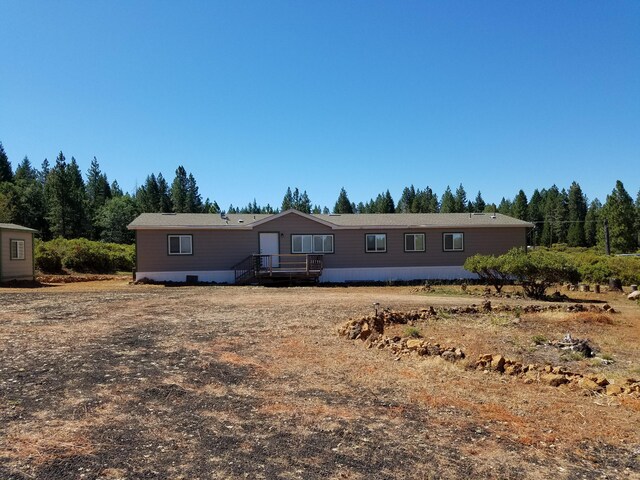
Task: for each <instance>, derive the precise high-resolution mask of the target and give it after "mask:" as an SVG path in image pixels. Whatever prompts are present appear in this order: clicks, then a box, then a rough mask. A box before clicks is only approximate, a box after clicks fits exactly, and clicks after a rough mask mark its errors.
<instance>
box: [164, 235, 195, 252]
mask: <svg viewBox="0 0 640 480" xmlns="http://www.w3.org/2000/svg"><path fill="white" fill-rule="evenodd" d="M191 243H192V240H191V235H169V255H192V254H193V248H192V245H191Z"/></svg>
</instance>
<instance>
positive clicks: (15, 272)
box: [0, 223, 38, 283]
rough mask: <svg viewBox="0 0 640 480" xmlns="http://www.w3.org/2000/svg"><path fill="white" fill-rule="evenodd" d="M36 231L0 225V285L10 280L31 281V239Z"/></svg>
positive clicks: (32, 273)
mask: <svg viewBox="0 0 640 480" xmlns="http://www.w3.org/2000/svg"><path fill="white" fill-rule="evenodd" d="M37 232H38V231H37V230H34V229H32V228H27V227H23V226H20V225H15V224H13V223H0V283H2V282H8V281H10V280H33V279H34V278H35V275H34V270H35V267H34V255H33V247H34V242H33V237H34V234H35V233H37Z"/></svg>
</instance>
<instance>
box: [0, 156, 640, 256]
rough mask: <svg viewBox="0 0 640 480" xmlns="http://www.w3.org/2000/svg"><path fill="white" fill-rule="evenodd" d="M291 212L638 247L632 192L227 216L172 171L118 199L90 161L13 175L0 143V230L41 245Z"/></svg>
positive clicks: (292, 196) (546, 192)
mask: <svg viewBox="0 0 640 480" xmlns="http://www.w3.org/2000/svg"><path fill="white" fill-rule="evenodd" d="M290 208H294V209H297V210H300V211H302V212H305V213H325V214H326V213H465V212H469V213H474V212H476V213H481V212H498V213H502V214H505V215H510V216H512V217H515V218H518V219H521V220H526V221H529V222H532V223H534V224H535V226H536V228H535V229H534V231H533V232H532V234H531V238H530V239H529V241H530V243H531V244H534V245H546V246H550V245H553V244H558V243H559V244H567V245H569V246H572V247H594V246H598V247H600V248H603V244H604V228H603V225H604V221H605V219H606V221H607V222H608V227H609V234H610V243H611V251H612V252H614V253H630V252H635V251H636V250H638V248H639V247H640V190H639V191H638V193H637V195H636V198H635V201H634V199H633V198H632V197H631V195H630V194H629V193H628V192H627V190H626V189H625V187H624V184H623V183H622V181H620V180H618V181H617V182H616V184H615V186H613V189H612V191H611V193H610V194H609V195H607V198H606V199H605V202H604V203H602V202H600V201H599V200H598V199H597V198H594V199H589V198H588V197H587V195H586V194H585V193H584V192H583V191H582V189H581V187H580V185H579V184H578V183H577V182H573V183H572V184H571V185H570V186H568V188H559V187H557V186H556V185H552V186H550V187H548V188H541V189H535V190H534V191H533V193H532V194H531V196H530V197H527V195H526V194H525V192H524V191H523V190H519V191H518V192H517V193H516V194H515V195H514V197H513V198H508V197H503V198H502V200H501V201H500V203H499V204H497V205H496V204H493V203H490V204H488V203H486V202H485V201H484V200H483V198H482V193H481V192H478V193H477V194H476V195H475V197H473V198H468V195H467V192H466V191H465V189H464V187H463V185H462V184H459V186H458V187H457V188H456V189H455V191H454V190H452V189H451V188H450V187H447V188H446V190H445V191H444V192H443V193H442V194H441V195H440V196H438V195H437V194H436V193H435V192H433V191H432V189H431V188H429V187H428V186H427V187H424V188H419V187H414V186H413V185H410V186H407V187H405V188H404V189H403V191H402V193H401V195H400V197H399V198H398V200H397V201H395V200H394V199H393V197H392V195H391V193H390V192H389V190H386V191H385V192H381V193H379V194H377V195H376V196H374V197H372V198H371V199H369V200H366V201H359V202H357V203H356V202H353V201H351V200H350V199H349V197H348V194H347V192H346V190H345V189H344V188H342V189H340V192H339V193H338V196H337V199H336V202H335V204H334V205H333V208H332V209H331V210H330V209H329V208H328V207H327V206H320V205H314V204H313V203H312V201H311V199H310V198H309V196H308V194H307V192H306V191H305V190H302V191H301V189H299V188H297V187H295V188H294V189H293V190H292V189H291V188H288V189H287V191H286V192H285V194H284V196H283V199H282V204H281V205H279V206H276V207H272V206H271V205H269V204H267V205H265V206H261V205H258V204H257V202H256V200H255V199H254V200H253V201H250V202H249V203H248V204H247V205H246V206H243V207H237V206H233V205H229V207H228V208H227V209H226V210H223V209H221V208H220V206H219V205H218V203H217V202H216V201H215V200H214V201H211V200H209V198H206V199H204V200H203V198H202V195H201V194H200V192H199V189H198V185H197V182H196V179H195V177H194V176H193V174H191V173H189V172H187V170H186V169H185V168H184V167H183V166H178V168H177V169H176V171H175V175H174V177H173V180H172V181H171V183H169V182H168V181H167V179H165V177H164V176H163V175H162V173H158V174H155V173H151V174H149V175H148V176H147V178H146V180H145V182H144V184H143V185H141V186H139V187H138V188H137V189H136V191H135V192H132V193H129V192H123V191H122V189H121V188H120V186H119V185H118V182H117V181H116V180H113V181H112V182H109V180H108V178H107V174H106V173H105V172H102V171H101V169H100V165H99V163H98V160H97V159H96V158H95V157H94V158H93V160H92V162H91V166H90V168H89V169H88V171H87V172H86V174H85V175H83V173H82V172H81V170H80V168H79V166H78V163H77V161H76V160H75V158H73V157H71V160H70V161H67V159H66V157H65V155H64V154H63V153H62V152H60V154H59V155H58V157H57V158H56V160H55V164H53V165H50V164H49V161H48V160H47V159H45V160H44V161H43V162H42V165H41V166H40V168H39V169H38V168H36V167H34V166H33V165H32V163H31V161H30V160H29V158H28V157H24V158H23V159H22V160H21V161H20V162H19V163H18V164H17V166H16V167H15V170H14V168H13V167H12V164H11V161H10V160H9V158H8V157H7V155H6V153H5V150H4V147H3V146H2V143H0V222H4V223H16V224H19V225H24V226H27V227H31V228H34V229H36V230H38V231H39V232H40V237H41V238H42V239H43V240H50V239H52V238H57V237H62V238H66V239H73V238H88V239H91V240H100V241H103V242H112V243H132V242H133V240H134V236H133V232H130V231H128V230H127V228H126V226H127V225H128V224H129V223H130V222H131V221H132V220H133V219H134V218H135V217H136V216H137V215H139V214H140V213H143V212H166V213H168V212H174V213H220V212H222V211H224V212H226V213H250V214H256V213H277V212H279V211H284V210H287V209H290Z"/></svg>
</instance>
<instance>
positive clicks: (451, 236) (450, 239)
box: [442, 232, 464, 252]
mask: <svg viewBox="0 0 640 480" xmlns="http://www.w3.org/2000/svg"><path fill="white" fill-rule="evenodd" d="M447 244H450V247H449V248H447ZM442 250H443V251H444V252H462V251H464V233H462V232H452V233H443V234H442Z"/></svg>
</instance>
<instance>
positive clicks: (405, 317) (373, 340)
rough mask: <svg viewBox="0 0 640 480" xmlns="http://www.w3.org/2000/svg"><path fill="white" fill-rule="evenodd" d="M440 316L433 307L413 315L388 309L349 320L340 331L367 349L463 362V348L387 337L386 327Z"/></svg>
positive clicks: (418, 339) (419, 340)
mask: <svg viewBox="0 0 640 480" xmlns="http://www.w3.org/2000/svg"><path fill="white" fill-rule="evenodd" d="M436 314H437V312H436V311H435V310H434V309H433V307H430V308H428V309H423V310H420V311H412V312H395V311H389V310H385V311H383V312H381V313H380V314H379V315H367V316H365V317H362V318H359V319H353V320H349V321H348V322H347V323H345V324H344V325H343V326H342V327H340V328H339V329H338V333H339V334H340V335H342V336H345V337H347V338H348V339H349V340H362V341H363V342H364V343H365V345H366V347H367V348H377V349H379V350H382V349H385V348H386V349H389V350H390V351H391V352H393V353H394V354H395V355H396V356H397V358H400V356H401V355H410V354H417V355H419V356H438V357H442V358H443V359H445V360H448V361H450V362H455V361H457V360H462V359H463V358H465V354H464V352H463V351H462V350H461V349H459V348H455V347H443V346H441V345H440V344H439V343H431V342H429V341H426V340H424V339H421V338H413V337H399V336H395V337H389V336H387V335H384V328H385V325H392V324H406V323H408V322H409V321H413V320H419V319H425V318H428V317H429V316H432V315H436Z"/></svg>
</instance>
